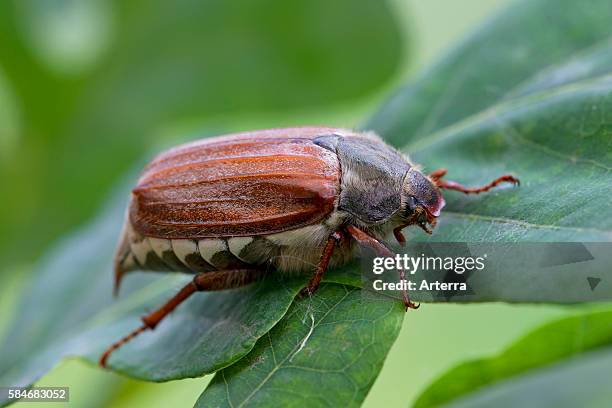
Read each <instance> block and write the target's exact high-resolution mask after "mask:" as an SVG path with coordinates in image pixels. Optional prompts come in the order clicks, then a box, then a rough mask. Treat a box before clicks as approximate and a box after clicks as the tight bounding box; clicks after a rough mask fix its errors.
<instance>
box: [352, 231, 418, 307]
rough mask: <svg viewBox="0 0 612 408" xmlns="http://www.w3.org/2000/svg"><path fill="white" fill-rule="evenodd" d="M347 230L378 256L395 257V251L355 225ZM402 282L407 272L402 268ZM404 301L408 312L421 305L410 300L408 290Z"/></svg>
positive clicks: (400, 271)
mask: <svg viewBox="0 0 612 408" xmlns="http://www.w3.org/2000/svg"><path fill="white" fill-rule="evenodd" d="M346 230H347V231H348V233H349V234H350V235H351V236H352V237H353V238H354V239H355V241H357V243H358V244H359V245H361V246H365V247H368V248H371V249H372V250H374V252H376V254H377V255H378V256H384V257H392V258H393V257H395V254H394V253H393V251H391V250H390V249H389V248H387V246H386V245H385V244H383V243H382V242H380V241H379V240H377V239H376V238H374V237H373V236H371V235H370V234H368V233H367V232H365V231H362V230H360V229H359V228H357V227H355V226H354V225H349V226H348V227H347V228H346ZM399 276H400V281H403V280H404V279H405V277H406V272H405V271H404V269H402V268H400V270H399ZM402 300H403V301H404V306H405V307H406V310H408V309H418V308H419V307H420V305H417V304H415V303H414V302H412V301H411V300H410V296H408V291H407V290H406V289H404V290H402Z"/></svg>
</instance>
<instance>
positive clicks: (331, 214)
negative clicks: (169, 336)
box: [100, 127, 519, 366]
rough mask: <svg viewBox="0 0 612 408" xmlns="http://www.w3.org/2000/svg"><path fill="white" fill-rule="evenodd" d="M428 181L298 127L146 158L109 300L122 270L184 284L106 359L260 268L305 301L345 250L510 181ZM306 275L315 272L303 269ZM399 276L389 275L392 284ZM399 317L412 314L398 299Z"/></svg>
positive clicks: (383, 154)
mask: <svg viewBox="0 0 612 408" xmlns="http://www.w3.org/2000/svg"><path fill="white" fill-rule="evenodd" d="M445 174H446V170H443V169H441V170H436V171H434V172H432V173H430V174H429V175H428V176H426V175H424V174H423V173H422V172H421V171H420V170H419V167H418V166H416V165H414V164H413V163H411V162H410V160H409V159H408V158H407V157H406V156H404V155H402V154H401V153H400V152H398V151H397V150H395V149H394V148H392V147H390V146H388V145H387V144H385V143H384V142H383V141H382V140H381V139H380V138H379V137H378V136H377V135H376V134H374V133H372V132H355V131H351V130H345V129H337V128H328V127H302V128H287V129H271V130H261V131H254V132H245V133H239V134H234V135H228V136H220V137H215V138H210V139H204V140H201V141H196V142H193V143H189V144H185V145H182V146H178V147H176V148H174V149H171V150H169V151H167V152H165V153H162V154H160V155H159V156H157V157H156V158H155V159H154V160H153V161H152V162H151V163H150V164H149V165H148V166H147V167H146V168H145V170H144V173H143V174H142V176H141V177H140V179H139V181H138V185H137V186H136V188H134V190H133V191H132V197H131V201H130V204H129V208H128V212H127V217H126V221H125V225H124V229H123V232H122V234H121V238H120V243H119V246H118V249H117V253H116V256H115V290H117V289H118V287H119V284H120V281H121V278H122V276H123V275H124V274H125V273H126V272H129V271H132V270H138V269H144V270H166V271H184V272H188V273H194V274H195V277H194V278H193V280H192V282H191V283H189V284H188V285H186V286H185V287H183V288H182V289H181V290H180V291H179V292H178V293H177V294H176V295H175V296H174V297H173V298H172V299H170V300H169V301H168V302H167V303H166V304H164V305H163V306H162V307H160V308H159V309H157V310H155V311H154V312H152V313H150V314H149V315H147V316H145V317H143V318H142V321H143V325H142V326H141V327H139V328H138V329H136V330H135V331H133V332H132V333H130V334H129V335H127V336H126V337H124V338H123V339H121V340H119V341H118V342H117V343H115V344H113V345H111V346H110V347H109V348H108V349H107V350H106V351H105V352H104V354H103V355H102V357H101V358H100V364H101V365H102V366H105V365H106V361H107V359H108V357H109V355H110V354H111V353H112V352H113V351H114V350H116V349H117V348H119V347H121V346H122V345H123V344H125V343H126V342H127V341H129V340H131V339H132V338H134V337H135V336H137V335H138V334H139V333H141V332H143V331H145V330H148V329H154V328H155V326H157V324H159V322H160V321H161V320H162V319H163V318H164V317H165V316H167V315H168V314H169V313H170V312H171V311H172V310H174V308H176V307H177V306H178V305H179V304H180V303H182V302H183V301H184V300H185V299H187V298H188V297H189V296H190V295H191V294H193V293H195V292H197V291H213V290H222V289H229V288H236V287H239V286H243V285H246V284H248V283H251V282H253V281H254V280H256V279H259V278H261V277H262V276H263V275H265V274H266V273H268V272H267V271H268V270H269V269H270V268H269V267H270V266H271V267H272V269H274V270H278V271H283V272H304V271H311V272H312V277H311V278H310V281H309V282H308V285H307V286H306V287H305V288H304V289H303V291H302V293H307V294H311V293H313V292H314V291H315V290H316V289H317V287H318V286H319V283H320V282H321V278H322V276H323V274H324V273H325V271H326V270H327V268H328V267H329V266H337V265H341V264H343V263H345V262H347V261H348V260H349V259H350V258H351V257H352V254H353V252H354V249H355V243H357V244H358V245H360V246H365V247H369V248H371V249H373V250H374V251H375V252H376V253H377V254H379V255H382V256H393V255H394V254H393V253H392V252H391V251H390V250H389V249H388V248H387V246H386V245H385V244H384V243H383V242H382V240H383V238H384V237H385V236H387V235H388V234H389V233H391V232H393V234H394V235H395V238H396V239H397V241H398V242H399V243H400V244H403V243H404V242H405V239H404V236H403V235H402V232H401V230H402V229H403V228H405V227H407V226H410V225H413V224H415V225H417V226H419V227H420V228H422V229H423V230H425V231H426V232H427V233H431V228H433V227H434V226H435V224H436V220H437V217H438V216H439V215H440V211H441V209H442V207H444V198H443V197H442V194H441V192H440V189H450V190H456V191H460V192H463V193H480V192H484V191H487V190H489V189H490V188H492V187H494V186H496V185H498V184H500V183H502V182H509V183H513V184H518V182H519V181H518V179H516V178H514V177H513V176H511V175H504V176H501V177H499V178H497V179H495V180H494V181H492V182H491V183H489V184H487V185H485V186H482V187H478V188H467V187H464V186H462V185H461V184H459V183H456V182H453V181H447V180H443V179H442V177H443V176H444V175H445ZM313 265H316V267H314V268H313ZM401 273H402V272H401V271H400V274H401ZM403 300H404V304H405V306H406V308H407V309H408V308H416V307H417V305H415V304H414V303H412V302H411V301H410V298H409V297H408V294H407V293H405V292H404V294H403Z"/></svg>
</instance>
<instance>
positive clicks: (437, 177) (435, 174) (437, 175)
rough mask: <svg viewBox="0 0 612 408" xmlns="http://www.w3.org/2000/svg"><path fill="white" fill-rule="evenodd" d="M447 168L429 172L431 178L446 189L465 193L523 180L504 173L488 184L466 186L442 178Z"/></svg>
mask: <svg viewBox="0 0 612 408" xmlns="http://www.w3.org/2000/svg"><path fill="white" fill-rule="evenodd" d="M446 172H447V170H446V169H438V170H434V171H432V172H431V173H429V177H430V178H431V180H432V181H433V182H434V183H435V184H436V185H437V186H438V187H439V188H443V189H445V190H455V191H459V192H462V193H464V194H479V193H484V192H485V191H489V190H490V189H492V188H493V187H495V186H497V185H499V184H501V183H512V184H514V185H520V184H521V182H520V180H519V179H517V178H516V177H514V176H512V175H510V174H504V175H503V176H501V177H498V178H496V179H495V180H493V181H491V182H490V183H488V184H485V185H484V186H481V187H466V186H464V185H463V184H460V183H457V182H456V181H451V180H442V177H444V176H445V175H446Z"/></svg>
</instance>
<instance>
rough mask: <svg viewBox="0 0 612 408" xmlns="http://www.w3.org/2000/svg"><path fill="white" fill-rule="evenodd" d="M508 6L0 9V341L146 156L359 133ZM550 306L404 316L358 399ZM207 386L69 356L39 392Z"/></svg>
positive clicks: (492, 344)
mask: <svg viewBox="0 0 612 408" xmlns="http://www.w3.org/2000/svg"><path fill="white" fill-rule="evenodd" d="M506 3H507V1H506V0H463V1H461V2H452V1H448V0H433V1H427V2H425V1H419V0H411V1H409V0H393V1H387V2H383V1H371V0H364V1H355V0H336V1H333V2H329V1H324V0H309V1H300V2H298V1H281V0H252V1H249V0H244V1H238V2H224V1H220V0H207V1H200V2H197V1H189V0H181V1H176V2H166V1H162V0H154V1H147V2H145V1H138V0H134V1H125V2H123V1H118V0H116V1H111V0H52V1H51V0H50V1H45V2H41V1H35V0H13V1H4V2H2V3H0V180H1V183H0V192H1V193H0V194H1V195H2V200H0V259H1V260H2V262H1V263H0V265H2V266H1V267H0V268H1V269H0V277H1V279H2V285H1V287H0V293H1V298H0V317H1V319H0V336H2V334H3V328H4V327H5V325H6V323H7V321H8V320H9V316H10V314H11V308H12V307H14V301H15V298H16V294H17V293H18V291H19V290H21V289H22V286H23V277H24V276H27V274H28V272H29V270H30V268H31V265H32V264H33V263H34V262H35V261H36V260H37V258H38V257H39V256H40V255H41V254H42V253H43V252H44V251H45V249H46V248H48V246H49V245H50V243H51V242H53V241H55V240H57V239H60V238H61V237H62V236H63V235H64V234H66V233H67V232H69V231H70V230H71V229H72V228H74V227H76V226H77V225H79V224H81V223H82V222H84V221H86V220H88V219H89V218H91V217H92V216H93V215H94V214H95V213H96V211H97V210H98V209H99V208H100V206H101V205H102V203H103V202H104V200H105V198H106V197H107V196H108V194H109V192H110V191H111V190H112V188H113V186H114V185H116V184H117V183H119V182H121V180H122V179H124V177H125V174H126V173H127V172H130V171H132V172H133V171H136V170H137V169H138V168H139V166H140V165H141V164H142V163H143V162H144V161H145V160H146V158H147V157H150V156H151V155H152V154H153V153H154V152H156V151H158V150H160V149H161V148H163V147H165V146H169V145H172V144H175V143H177V142H179V141H183V140H186V139H189V138H194V137H197V136H198V135H210V134H216V133H225V132H231V131H238V130H247V129H255V128H267V127H279V126H290V125H307V124H329V125H335V126H339V127H356V126H359V124H360V123H363V122H364V121H365V119H367V117H368V116H369V115H370V114H371V112H372V111H373V110H374V109H375V108H376V106H378V105H379V104H380V103H381V102H382V101H383V100H384V99H385V97H386V95H388V93H389V92H390V91H391V90H392V89H393V88H395V87H397V86H398V85H399V84H401V83H403V82H405V80H406V79H407V78H409V77H410V76H412V75H415V74H418V71H419V70H420V69H422V68H424V67H425V66H427V65H428V64H431V63H433V62H434V61H435V59H436V58H438V57H440V56H441V55H442V54H443V53H444V51H445V50H446V49H448V48H449V47H451V46H452V45H453V44H454V43H456V41H458V40H459V39H460V38H461V37H462V36H463V35H465V34H467V33H468V32H469V31H470V30H471V29H473V28H474V27H475V26H477V25H478V24H480V23H481V21H483V20H484V19H485V18H486V17H487V16H488V15H489V14H490V13H493V12H495V11H496V10H498V9H499V8H500V7H501V6H503V5H505V4H506ZM77 256H78V255H77ZM26 290H27V288H26ZM562 313H563V310H562V309H558V308H555V307H545V306H509V305H502V304H488V305H428V306H427V307H425V308H422V309H421V310H420V311H419V313H411V314H409V315H407V316H406V319H405V323H404V328H403V331H402V333H401V335H400V338H399V339H398V341H397V342H396V343H395V345H394V347H393V349H392V351H391V353H390V354H389V357H388V359H387V362H386V364H385V368H384V369H383V371H382V373H381V375H380V377H379V379H378V380H377V382H376V384H375V385H374V387H373V389H372V391H371V393H370V395H369V396H368V398H367V400H366V406H372V407H374V406H382V405H383V404H384V406H398V407H401V406H408V405H409V404H410V401H411V400H412V399H413V398H414V397H415V396H416V395H417V394H418V392H419V390H421V389H422V388H423V387H424V386H425V385H426V384H427V383H428V382H429V381H431V380H432V379H433V378H435V377H436V376H437V375H439V374H440V373H442V372H444V370H445V369H446V368H448V367H450V366H452V365H453V364H454V363H456V362H459V361H462V360H464V359H466V358H469V357H472V356H480V355H481V354H482V353H486V352H495V351H498V350H500V349H501V348H503V346H504V345H505V344H507V343H509V342H510V341H511V340H512V339H513V338H514V337H515V336H517V335H519V334H520V333H522V332H524V331H525V330H526V329H527V328H529V327H532V326H534V325H537V324H538V323H540V322H542V321H543V320H546V319H548V318H550V317H551V316H556V315H560V314H562ZM207 381H208V378H200V379H193V380H183V381H176V382H170V383H165V384H149V383H143V382H138V381H134V380H129V379H125V378H122V377H120V376H118V375H116V374H112V373H106V372H102V371H101V370H99V369H97V368H95V367H89V366H86V365H85V364H83V363H81V362H79V361H65V362H63V363H61V364H60V365H59V366H58V367H56V368H55V369H54V370H53V371H52V372H51V373H49V374H48V375H46V376H45V377H44V378H43V379H41V380H40V381H39V383H38V384H37V385H49V386H69V387H70V388H71V400H72V402H71V403H70V404H69V405H70V406H84V407H85V406H86V407H96V406H113V407H117V406H119V407H128V406H135V405H144V406H149V407H167V406H169V405H170V404H173V405H177V406H191V405H192V404H193V402H194V401H195V400H196V399H197V397H198V395H199V394H200V393H201V392H202V390H203V389H204V387H205V384H206V382H207ZM7 385H8V384H7ZM29 405H30V406H32V405H34V404H29ZM41 406H46V405H44V404H43V405H41ZM56 406H57V404H56Z"/></svg>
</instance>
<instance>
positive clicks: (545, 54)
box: [365, 0, 612, 146]
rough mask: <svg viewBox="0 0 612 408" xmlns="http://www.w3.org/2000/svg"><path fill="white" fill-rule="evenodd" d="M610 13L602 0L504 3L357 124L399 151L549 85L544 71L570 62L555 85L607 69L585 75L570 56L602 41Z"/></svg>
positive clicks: (606, 37)
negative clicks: (532, 86)
mask: <svg viewBox="0 0 612 408" xmlns="http://www.w3.org/2000/svg"><path fill="white" fill-rule="evenodd" d="M611 16H612V4H611V3H610V2H609V1H607V0H586V1H582V2H576V1H572V0H558V1H557V0H555V1H552V0H532V1H516V2H511V4H510V5H509V6H508V7H506V8H505V9H503V10H502V11H501V12H500V13H498V15H497V16H496V17H495V18H492V19H491V20H489V21H488V22H487V23H486V24H485V25H484V26H482V27H481V28H480V29H478V30H476V31H475V32H474V33H473V34H472V35H471V36H469V37H468V38H467V40H464V41H463V42H461V43H460V44H459V46H458V47H456V48H454V49H453V50H452V52H450V53H449V54H448V55H446V56H445V57H444V58H443V59H441V61H439V62H438V63H437V64H436V65H435V66H434V67H433V68H432V69H430V70H426V71H425V72H424V73H422V74H421V75H420V76H419V77H418V78H417V79H416V80H415V81H413V82H411V83H409V84H408V85H406V86H405V87H403V88H402V89H400V90H399V91H398V92H397V93H396V94H395V95H394V97H392V98H390V99H389V100H388V101H387V102H386V103H385V104H383V105H382V106H381V108H380V110H379V111H378V113H377V114H376V115H374V116H373V117H372V118H371V119H370V120H369V122H368V123H367V125H366V126H365V127H366V128H369V129H376V130H378V131H379V132H380V133H381V134H383V135H385V137H387V138H388V139H389V140H390V141H391V142H393V143H394V144H396V145H399V146H403V145H405V144H406V143H407V142H414V141H418V140H421V139H426V138H429V136H430V135H431V134H432V133H434V132H438V131H440V130H441V129H445V128H448V127H450V126H452V125H454V124H456V123H458V122H460V121H462V120H464V119H466V118H468V117H471V116H474V115H477V114H478V113H479V112H481V111H483V110H487V109H488V108H490V107H491V106H494V105H495V104H497V103H498V102H500V101H502V100H504V99H507V98H508V97H509V96H511V95H513V94H514V93H515V92H517V90H518V89H520V88H522V87H524V86H525V85H526V84H527V83H528V82H530V81H532V80H534V78H541V76H547V77H548V81H550V75H549V73H551V72H552V73H554V72H555V67H561V66H566V67H567V66H568V63H569V62H570V61H573V62H575V63H576V64H575V65H573V66H570V68H571V71H570V72H566V73H564V74H563V75H562V76H561V77H560V78H559V79H560V82H561V83H563V84H565V83H567V82H569V79H570V78H571V79H572V80H573V79H575V78H580V77H584V76H587V77H588V76H589V75H596V74H598V73H605V72H610V69H609V68H610V66H609V59H608V60H607V61H608V62H605V63H604V61H602V64H603V66H601V67H599V68H597V69H592V70H589V68H588V67H586V68H587V69H586V71H588V72H590V73H586V74H585V73H584V70H585V67H584V66H580V64H579V63H578V61H577V59H576V58H583V54H585V53H586V54H588V53H589V52H590V51H591V50H593V49H596V48H597V47H600V46H603V47H605V46H606V44H608V45H609V44H610V18H611ZM553 82H556V81H553Z"/></svg>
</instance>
